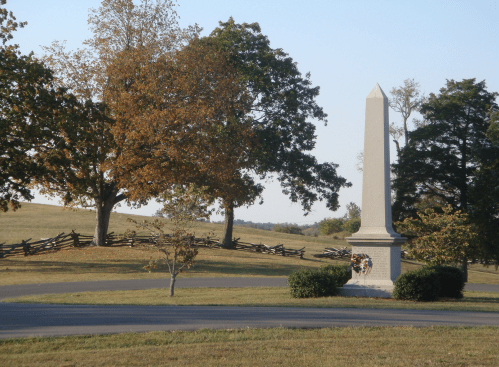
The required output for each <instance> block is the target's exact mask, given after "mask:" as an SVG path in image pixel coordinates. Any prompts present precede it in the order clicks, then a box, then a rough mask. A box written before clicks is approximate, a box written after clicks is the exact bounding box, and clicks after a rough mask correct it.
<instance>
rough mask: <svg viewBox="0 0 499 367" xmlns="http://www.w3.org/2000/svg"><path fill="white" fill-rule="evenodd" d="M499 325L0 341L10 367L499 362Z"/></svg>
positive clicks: (3, 357) (2, 355)
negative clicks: (498, 343)
mask: <svg viewBox="0 0 499 367" xmlns="http://www.w3.org/2000/svg"><path fill="white" fill-rule="evenodd" d="M498 339H499V328H497V327H477V328H467V327H427V328H414V327H394V328H388V327H379V328H325V329H285V328H274V329H244V330H199V331H195V332H150V333H127V334H116V335H90V336H71V337H57V338H25V339H7V340H0V362H2V364H3V365H6V366H7V365H8V366H12V367H15V366H26V365H29V366H117V365H119V366H139V365H140V366H147V365H151V366H160V365H161V366H162V365H169V366H170V365H171V366H176V365H192V366H264V365H269V366H290V365H292V366H332V365H334V366H352V365H354V366H376V365H380V366H381V365H382V366H415V365H424V366H442V365H445V366H497V360H498V358H499V346H498V345H497V340H498Z"/></svg>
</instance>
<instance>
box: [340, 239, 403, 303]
mask: <svg viewBox="0 0 499 367" xmlns="http://www.w3.org/2000/svg"><path fill="white" fill-rule="evenodd" d="M346 240H347V241H348V243H350V244H351V245H352V253H353V254H366V255H368V256H369V258H370V259H371V261H372V269H371V270H370V272H369V273H368V274H367V275H366V274H357V273H355V272H354V271H353V270H352V279H350V280H349V281H348V283H347V284H345V285H344V286H343V287H341V288H338V291H339V295H340V296H347V297H380V298H391V297H392V293H393V290H394V282H395V280H396V279H397V277H398V276H399V275H400V245H401V244H402V243H404V242H405V240H406V239H405V238H403V237H400V235H398V234H396V233H394V234H393V235H390V237H383V236H380V235H378V234H373V235H366V234H363V235H359V234H358V233H357V234H354V235H353V236H352V237H349V238H347V239H346Z"/></svg>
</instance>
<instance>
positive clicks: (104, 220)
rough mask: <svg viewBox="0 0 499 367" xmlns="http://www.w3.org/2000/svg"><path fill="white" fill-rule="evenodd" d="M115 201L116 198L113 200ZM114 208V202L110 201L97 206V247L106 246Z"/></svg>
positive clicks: (94, 241)
mask: <svg viewBox="0 0 499 367" xmlns="http://www.w3.org/2000/svg"><path fill="white" fill-rule="evenodd" d="M113 199H114V198H113ZM113 207H114V200H113V201H111V202H109V201H108V200H106V201H104V202H102V201H101V202H97V205H96V206H95V213H96V215H95V219H96V222H97V223H96V225H95V233H94V239H93V244H94V245H95V246H106V235H107V230H108V228H109V219H110V217H111V211H112V210H113Z"/></svg>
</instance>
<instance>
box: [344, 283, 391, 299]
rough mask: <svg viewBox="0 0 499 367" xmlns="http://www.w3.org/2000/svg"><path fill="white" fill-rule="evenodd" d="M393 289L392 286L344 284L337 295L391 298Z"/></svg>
mask: <svg viewBox="0 0 499 367" xmlns="http://www.w3.org/2000/svg"><path fill="white" fill-rule="evenodd" d="M393 289H394V287H393V285H391V286H390V285H360V284H359V285H357V284H345V285H344V286H343V287H340V288H338V295H339V296H343V297H369V298H392V293H393Z"/></svg>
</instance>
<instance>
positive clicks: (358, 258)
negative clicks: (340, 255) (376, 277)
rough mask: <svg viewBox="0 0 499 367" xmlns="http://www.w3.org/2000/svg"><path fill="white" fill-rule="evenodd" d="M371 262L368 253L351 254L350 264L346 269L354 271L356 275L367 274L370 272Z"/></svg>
mask: <svg viewBox="0 0 499 367" xmlns="http://www.w3.org/2000/svg"><path fill="white" fill-rule="evenodd" d="M372 267H373V263H372V261H371V258H370V257H369V255H366V254H352V257H351V258H350V266H349V267H348V270H353V271H355V272H356V273H357V274H358V275H361V274H364V275H368V274H369V273H370V272H371V269H372Z"/></svg>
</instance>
